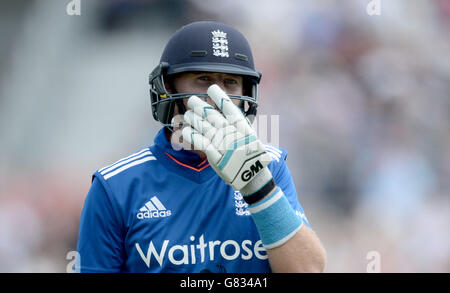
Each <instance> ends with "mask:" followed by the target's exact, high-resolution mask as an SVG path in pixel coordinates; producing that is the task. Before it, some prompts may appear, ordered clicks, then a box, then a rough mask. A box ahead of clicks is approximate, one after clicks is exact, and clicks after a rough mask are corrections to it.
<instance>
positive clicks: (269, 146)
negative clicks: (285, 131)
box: [264, 144, 283, 155]
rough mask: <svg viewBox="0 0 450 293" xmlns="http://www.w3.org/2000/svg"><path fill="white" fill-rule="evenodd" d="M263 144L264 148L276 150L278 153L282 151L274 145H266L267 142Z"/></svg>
mask: <svg viewBox="0 0 450 293" xmlns="http://www.w3.org/2000/svg"><path fill="white" fill-rule="evenodd" d="M264 146H265V147H266V149H270V150H273V151H275V152H277V153H278V154H280V155H281V154H282V153H283V152H282V151H281V150H280V149H277V148H276V147H274V146H271V145H267V144H265V145H264Z"/></svg>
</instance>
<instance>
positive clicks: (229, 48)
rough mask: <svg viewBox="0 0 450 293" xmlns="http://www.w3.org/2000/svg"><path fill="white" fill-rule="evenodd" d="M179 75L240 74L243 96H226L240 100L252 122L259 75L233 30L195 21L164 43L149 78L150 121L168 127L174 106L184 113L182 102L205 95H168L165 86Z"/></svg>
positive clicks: (246, 47)
mask: <svg viewBox="0 0 450 293" xmlns="http://www.w3.org/2000/svg"><path fill="white" fill-rule="evenodd" d="M183 72H217V73H227V74H233V75H240V76H242V77H243V80H244V95H242V96H240V95H229V96H230V98H231V99H236V100H240V103H239V107H240V108H241V110H242V112H243V113H244V115H245V116H246V117H247V118H248V119H249V120H250V122H252V121H253V119H254V116H255V115H256V109H257V107H258V84H259V82H260V80H261V75H262V74H261V72H259V71H257V70H255V68H254V65H253V56H252V52H251V49H250V46H249V44H248V42H247V40H246V39H245V37H244V36H243V35H242V34H241V33H240V32H239V31H238V30H236V29H235V28H233V27H231V26H228V25H226V24H222V23H218V22H213V21H199V22H194V23H191V24H188V25H186V26H184V27H182V28H181V29H179V30H178V31H177V32H176V33H175V34H174V35H173V36H172V38H171V39H170V40H169V42H168V43H167V45H166V47H165V49H164V52H163V54H162V56H161V60H160V63H159V64H158V66H156V68H155V69H154V70H153V71H152V73H151V74H150V76H149V84H150V99H151V106H152V114H153V118H154V119H155V120H156V121H159V122H161V123H162V124H163V125H165V126H169V127H170V126H171V123H172V118H173V114H174V109H175V105H178V107H179V112H181V113H180V114H183V112H184V104H183V99H186V98H189V97H190V96H192V95H196V96H198V97H204V98H206V97H207V94H206V93H170V92H169V91H168V90H167V88H166V87H165V82H167V81H168V80H169V79H170V78H171V77H172V76H174V75H175V74H179V73H183Z"/></svg>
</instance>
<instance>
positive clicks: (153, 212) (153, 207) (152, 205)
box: [136, 196, 172, 220]
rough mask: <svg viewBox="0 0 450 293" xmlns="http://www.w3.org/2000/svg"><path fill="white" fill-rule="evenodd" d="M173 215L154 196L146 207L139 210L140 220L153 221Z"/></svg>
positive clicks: (138, 216)
mask: <svg viewBox="0 0 450 293" xmlns="http://www.w3.org/2000/svg"><path fill="white" fill-rule="evenodd" d="M170 215H172V211H171V210H168V209H166V207H165V206H164V205H163V204H162V203H161V202H160V201H159V199H158V198H157V197H156V196H154V197H152V198H151V199H150V200H149V201H148V202H146V203H145V205H144V206H143V207H142V208H140V209H139V212H138V213H137V215H136V216H137V218H138V219H139V220H143V219H151V218H165V217H169V216H170Z"/></svg>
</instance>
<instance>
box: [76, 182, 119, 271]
mask: <svg viewBox="0 0 450 293" xmlns="http://www.w3.org/2000/svg"><path fill="white" fill-rule="evenodd" d="M122 227H123V225H122V222H121V220H120V215H119V214H118V211H117V209H115V205H114V204H113V202H112V199H111V197H110V196H109V194H108V192H107V189H106V188H105V186H104V185H103V184H102V181H101V179H99V178H97V177H95V176H94V180H93V181H92V185H91V188H90V190H89V192H88V194H87V197H86V199H85V202H84V206H83V211H82V213H81V220H80V230H79V235H78V245H77V250H78V252H79V257H80V270H79V271H80V272H81V273H96V272H98V273H106V272H120V269H121V266H122V264H123V262H124V249H123V237H122V235H123V231H122V230H123V228H122Z"/></svg>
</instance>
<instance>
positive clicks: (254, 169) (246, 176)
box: [241, 160, 264, 182]
mask: <svg viewBox="0 0 450 293" xmlns="http://www.w3.org/2000/svg"><path fill="white" fill-rule="evenodd" d="M262 168H264V166H263V165H262V164H261V161H259V160H258V161H256V163H255V164H253V165H251V166H250V169H249V170H245V171H244V172H242V175H241V179H242V181H244V182H247V181H249V180H250V179H252V178H253V176H255V174H256V173H258V172H259V170H261V169H262Z"/></svg>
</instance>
